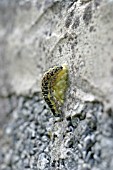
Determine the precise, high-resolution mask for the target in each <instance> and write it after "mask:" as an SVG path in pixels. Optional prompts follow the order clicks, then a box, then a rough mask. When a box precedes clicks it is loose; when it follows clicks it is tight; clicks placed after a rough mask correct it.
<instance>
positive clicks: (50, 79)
mask: <svg viewBox="0 0 113 170" xmlns="http://www.w3.org/2000/svg"><path fill="white" fill-rule="evenodd" d="M67 86H68V69H67V65H65V64H64V65H62V66H55V67H53V68H50V69H49V70H48V71H47V72H46V73H45V74H44V76H43V78H42V94H43V97H44V99H45V101H46V103H47V104H48V106H49V107H50V109H51V111H52V113H53V114H54V115H55V116H57V115H59V114H60V112H61V106H62V104H63V103H64V98H65V92H66V89H67Z"/></svg>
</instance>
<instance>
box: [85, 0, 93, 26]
mask: <svg viewBox="0 0 113 170" xmlns="http://www.w3.org/2000/svg"><path fill="white" fill-rule="evenodd" d="M91 18H92V3H90V4H89V5H88V6H87V7H86V8H85V11H84V15H83V20H84V22H85V24H86V25H89V23H90V21H91Z"/></svg>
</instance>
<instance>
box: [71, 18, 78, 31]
mask: <svg viewBox="0 0 113 170" xmlns="http://www.w3.org/2000/svg"><path fill="white" fill-rule="evenodd" d="M79 23H80V19H79V17H78V16H77V17H76V18H75V20H74V23H73V25H72V28H73V29H76V28H77V27H78V26H79Z"/></svg>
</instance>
